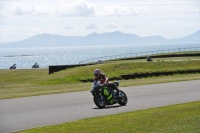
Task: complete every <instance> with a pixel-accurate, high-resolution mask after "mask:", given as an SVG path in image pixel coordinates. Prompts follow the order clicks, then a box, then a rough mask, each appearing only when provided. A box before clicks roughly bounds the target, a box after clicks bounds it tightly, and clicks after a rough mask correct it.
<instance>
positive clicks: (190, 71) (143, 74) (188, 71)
mask: <svg viewBox="0 0 200 133" xmlns="http://www.w3.org/2000/svg"><path fill="white" fill-rule="evenodd" d="M193 73H200V69H186V70H174V71H157V72H137V73H132V74H121V75H120V77H112V78H109V80H121V79H125V80H128V79H135V78H147V77H152V76H157V77H158V76H168V75H174V74H193ZM80 81H81V82H84V83H85V82H92V81H93V79H85V80H80Z"/></svg>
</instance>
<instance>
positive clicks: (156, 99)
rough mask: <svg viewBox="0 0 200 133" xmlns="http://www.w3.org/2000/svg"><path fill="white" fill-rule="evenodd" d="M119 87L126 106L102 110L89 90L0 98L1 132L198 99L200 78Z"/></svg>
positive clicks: (116, 105)
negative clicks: (94, 101)
mask: <svg viewBox="0 0 200 133" xmlns="http://www.w3.org/2000/svg"><path fill="white" fill-rule="evenodd" d="M88 88H90V87H88ZM119 88H120V87H119ZM120 89H121V90H123V91H124V92H125V93H126V94H127V96H128V104H127V106H123V107H121V106H119V105H118V104H115V105H113V106H108V107H106V108H105V109H98V108H97V107H96V106H95V104H94V103H93V99H92V95H91V94H90V92H89V91H84V92H74V93H62V94H53V95H45V96H34V97H26V98H16V99H6V100H0V133H7V132H13V131H19V130H24V129H29V128H33V127H38V126H46V125H52V124H58V123H63V122H69V121H75V120H78V119H83V118H87V117H94V116H103V115H108V114H116V113H122V112H128V111H134V110H140V109H147V108H153V107H159V106H166V105H172V104H178V103H185V102H192V101H199V100H200V80H194V81H183V82H173V83H163V84H153V85H142V86H133V87H121V88H120Z"/></svg>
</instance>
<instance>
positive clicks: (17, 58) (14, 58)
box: [0, 43, 200, 69]
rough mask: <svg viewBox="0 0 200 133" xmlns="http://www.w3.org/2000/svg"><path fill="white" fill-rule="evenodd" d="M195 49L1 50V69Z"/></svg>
mask: <svg viewBox="0 0 200 133" xmlns="http://www.w3.org/2000/svg"><path fill="white" fill-rule="evenodd" d="M193 48H200V43H184V44H142V45H141V44H138V45H137V44H134V45H131V44H128V45H101V46H71V47H43V48H42V47H41V48H0V69H9V68H10V66H12V65H13V64H16V67H17V69H31V68H32V65H34V64H35V63H37V64H39V66H40V68H48V67H49V66H53V65H72V64H73V65H74V64H80V63H81V64H82V63H83V64H84V63H88V61H92V59H96V58H98V59H102V60H103V59H104V58H102V57H108V58H109V57H110V56H112V57H113V56H115V57H116V58H118V57H120V55H125V56H126V55H132V56H134V54H135V53H138V55H139V53H141V52H147V51H155V52H156V51H161V52H162V50H165V51H168V52H170V50H171V51H173V49H176V51H177V50H179V51H180V50H188V49H193ZM199 50H200V49H199ZM117 55H118V56H117ZM135 55H137V54H135Z"/></svg>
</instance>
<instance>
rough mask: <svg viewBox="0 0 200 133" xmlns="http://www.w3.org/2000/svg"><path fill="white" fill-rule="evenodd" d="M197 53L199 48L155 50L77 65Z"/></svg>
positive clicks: (98, 58) (84, 61)
mask: <svg viewBox="0 0 200 133" xmlns="http://www.w3.org/2000/svg"><path fill="white" fill-rule="evenodd" d="M197 51H200V47H191V48H175V49H166V50H156V51H146V52H138V53H129V54H120V55H111V56H103V57H97V58H91V59H87V60H83V61H80V62H79V65H82V64H92V63H97V62H101V61H109V60H116V59H125V58H137V57H145V56H152V55H169V54H179V53H195V52H197Z"/></svg>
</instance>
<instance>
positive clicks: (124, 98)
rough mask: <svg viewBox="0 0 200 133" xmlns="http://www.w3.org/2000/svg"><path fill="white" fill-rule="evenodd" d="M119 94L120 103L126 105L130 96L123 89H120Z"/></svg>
mask: <svg viewBox="0 0 200 133" xmlns="http://www.w3.org/2000/svg"><path fill="white" fill-rule="evenodd" d="M119 96H120V98H119V101H118V103H119V104H120V105H121V106H125V105H126V104H127V102H128V98H127V96H126V94H125V93H124V92H123V91H121V90H119Z"/></svg>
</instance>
